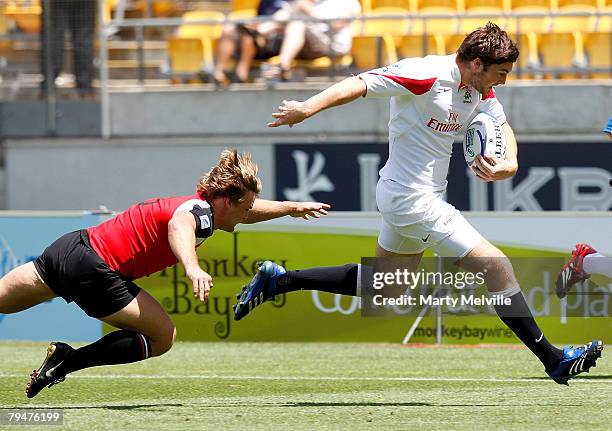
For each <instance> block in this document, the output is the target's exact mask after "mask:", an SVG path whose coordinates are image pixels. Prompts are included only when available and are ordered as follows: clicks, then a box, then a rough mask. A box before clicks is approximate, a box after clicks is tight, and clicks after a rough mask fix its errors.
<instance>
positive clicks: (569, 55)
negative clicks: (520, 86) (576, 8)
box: [538, 31, 586, 79]
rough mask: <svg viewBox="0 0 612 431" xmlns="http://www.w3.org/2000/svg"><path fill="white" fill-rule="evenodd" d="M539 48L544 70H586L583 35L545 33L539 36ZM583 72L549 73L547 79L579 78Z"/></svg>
mask: <svg viewBox="0 0 612 431" xmlns="http://www.w3.org/2000/svg"><path fill="white" fill-rule="evenodd" d="M538 48H539V53H540V57H541V61H542V66H543V67H544V69H547V68H572V67H578V68H584V67H585V66H586V59H585V56H584V44H583V38H582V33H580V32H579V31H574V32H571V33H543V34H540V35H538ZM581 76H583V72H547V73H546V77H555V78H572V79H575V78H579V77H581Z"/></svg>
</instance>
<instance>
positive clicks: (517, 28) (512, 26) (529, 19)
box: [506, 6, 552, 34]
mask: <svg viewBox="0 0 612 431" xmlns="http://www.w3.org/2000/svg"><path fill="white" fill-rule="evenodd" d="M512 12H514V13H515V14H516V15H517V16H516V17H510V18H508V20H507V21H506V31H507V32H508V33H512V34H516V33H517V32H520V33H521V34H526V33H545V32H548V31H550V30H551V28H552V18H551V15H550V14H551V10H550V9H549V8H545V7H542V6H525V7H519V8H515V9H513V10H512ZM527 14H539V16H524V15H527Z"/></svg>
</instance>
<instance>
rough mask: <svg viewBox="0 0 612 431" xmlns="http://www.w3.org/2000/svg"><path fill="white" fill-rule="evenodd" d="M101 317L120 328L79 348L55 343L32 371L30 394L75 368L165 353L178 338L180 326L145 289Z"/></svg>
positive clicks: (123, 361) (137, 359) (119, 362)
mask: <svg viewBox="0 0 612 431" xmlns="http://www.w3.org/2000/svg"><path fill="white" fill-rule="evenodd" d="M100 320H102V321H104V322H106V323H108V324H109V325H112V326H114V327H116V328H119V330H118V331H115V332H111V333H109V334H107V335H105V336H104V337H102V338H101V339H99V340H98V341H96V342H94V343H92V344H89V345H87V346H84V347H81V348H80V349H76V350H75V349H73V348H72V347H70V346H69V345H68V344H65V343H60V342H53V343H51V345H50V346H49V348H48V350H47V357H46V358H45V361H44V362H43V364H42V365H41V366H40V367H39V369H38V370H35V371H34V372H33V373H32V375H31V379H30V383H28V385H27V386H26V395H27V396H28V398H32V397H34V396H36V395H37V394H38V393H39V392H40V391H41V390H42V389H43V388H44V387H45V386H49V387H50V386H52V385H54V384H55V383H58V382H61V381H63V380H64V379H65V377H66V375H67V374H69V373H72V372H74V371H78V370H82V369H84V368H90V367H96V366H100V365H117V364H127V363H131V362H137V361H142V360H144V359H147V358H150V357H152V356H159V355H162V354H164V353H165V352H167V351H168V350H170V348H171V347H172V345H173V344H174V341H175V339H176V329H175V327H174V324H173V323H172V320H170V317H169V316H168V313H166V311H165V310H164V309H163V307H162V306H161V305H160V304H159V302H157V301H156V300H155V299H154V298H153V297H152V296H151V295H150V294H149V293H147V292H146V291H144V290H141V291H140V292H139V293H138V295H137V296H136V298H134V299H133V300H132V301H131V302H130V303H129V304H128V305H127V306H126V307H124V308H123V309H122V310H120V311H118V312H116V313H114V314H111V315H110V316H107V317H104V318H102V319H100Z"/></svg>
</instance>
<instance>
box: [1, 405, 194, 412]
mask: <svg viewBox="0 0 612 431" xmlns="http://www.w3.org/2000/svg"><path fill="white" fill-rule="evenodd" d="M158 407H185V404H178V403H176V404H168V403H159V404H132V405H129V404H128V405H122V406H120V405H115V406H113V405H108V406H104V405H103V406H72V405H69V406H15V407H0V411H2V410H51V409H53V410H87V409H103V410H138V409H143V410H149V411H155V410H158V409H157V408H158ZM160 411H163V410H161V409H160Z"/></svg>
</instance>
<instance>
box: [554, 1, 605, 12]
mask: <svg viewBox="0 0 612 431" xmlns="http://www.w3.org/2000/svg"><path fill="white" fill-rule="evenodd" d="M555 1H556V3H557V4H556V6H557V7H558V8H559V10H562V9H563V8H565V7H576V6H577V7H587V8H591V7H592V8H595V9H596V8H597V7H598V6H599V3H600V0H555Z"/></svg>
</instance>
